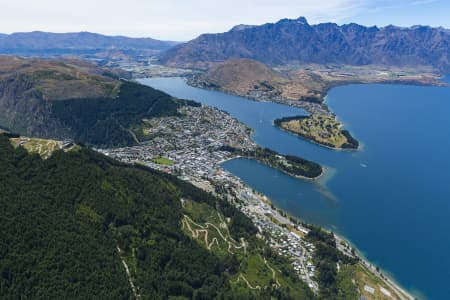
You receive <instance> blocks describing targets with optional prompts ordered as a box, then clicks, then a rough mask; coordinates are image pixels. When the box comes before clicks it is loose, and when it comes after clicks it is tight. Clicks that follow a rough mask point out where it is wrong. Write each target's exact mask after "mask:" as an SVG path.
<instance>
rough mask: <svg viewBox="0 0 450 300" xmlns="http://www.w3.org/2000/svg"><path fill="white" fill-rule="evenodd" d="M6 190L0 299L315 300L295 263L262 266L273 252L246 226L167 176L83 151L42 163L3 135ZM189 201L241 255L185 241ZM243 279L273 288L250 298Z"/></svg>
mask: <svg viewBox="0 0 450 300" xmlns="http://www.w3.org/2000/svg"><path fill="white" fill-rule="evenodd" d="M0 186H1V188H0V206H1V208H2V214H1V215H0V245H1V246H0V276H1V280H0V298H1V299H18V298H22V299H63V298H64V299H131V298H135V295H136V296H137V297H138V298H140V299H168V298H171V297H179V298H177V299H190V298H192V299H215V298H217V299H243V298H250V299H252V298H254V299H269V298H270V297H271V296H275V297H277V298H278V299H299V298H303V299H310V298H313V295H312V293H311V291H310V290H309V289H308V288H307V287H306V286H305V284H304V283H302V282H300V281H299V280H298V279H297V278H296V275H294V274H293V272H292V270H291V269H290V264H289V262H286V261H284V260H283V259H281V258H279V257H277V256H276V255H274V254H273V253H272V254H271V255H269V256H267V260H266V258H263V255H265V253H269V252H270V251H268V250H267V249H266V248H265V246H264V243H262V241H260V240H258V239H257V238H256V235H255V234H256V228H255V227H254V226H253V224H252V222H251V221H250V220H249V219H248V218H247V217H245V216H244V215H243V214H242V213H241V212H239V211H238V210H237V209H235V208H234V207H233V206H232V205H230V204H229V203H228V202H224V201H222V200H218V199H216V198H214V197H212V196H211V195H209V194H207V193H205V192H203V191H201V190H199V189H197V188H195V187H193V186H192V185H190V184H188V183H185V182H182V181H180V180H178V179H176V178H175V177H172V176H170V175H166V174H162V173H159V172H157V171H153V170H150V169H147V168H145V167H141V166H129V165H124V164H122V163H119V162H117V161H114V160H111V159H109V158H107V157H105V156H103V155H100V154H98V153H96V152H94V151H92V150H89V149H87V148H83V147H75V148H74V150H72V151H69V152H63V151H61V150H58V151H56V152H54V153H53V155H52V156H50V157H49V158H48V159H45V160H43V159H42V158H41V157H40V156H39V155H37V154H30V153H28V152H27V151H26V150H25V149H24V148H22V147H18V148H14V147H13V146H12V145H11V143H10V141H9V139H8V138H7V137H6V136H5V135H0ZM187 202H189V203H190V205H191V206H190V207H192V205H197V206H199V207H200V206H201V207H202V208H203V209H202V211H207V212H210V213H212V215H214V216H216V217H217V216H219V217H220V218H221V219H226V220H228V221H227V225H224V226H225V227H227V228H228V229H226V230H227V232H229V235H230V236H229V239H231V240H235V241H241V243H242V245H245V247H244V249H243V250H242V249H241V250H239V251H238V250H235V251H222V250H221V249H222V248H221V247H214V245H213V246H212V248H211V246H209V247H208V245H203V244H202V243H201V241H200V240H195V239H194V238H193V237H192V236H190V235H189V234H187V232H186V228H185V227H184V226H183V222H185V220H186V219H188V220H191V221H192V224H196V223H195V222H202V221H204V220H203V219H202V218H203V217H202V216H201V214H199V210H193V211H190V209H189V208H188V207H185V205H183V203H187ZM192 226H194V225H192ZM221 228H222V230H223V226H222V227H221ZM211 234H212V233H211ZM206 239H207V238H206V237H205V240H206ZM218 245H219V244H218ZM119 249H120V250H119ZM228 250H229V249H228ZM124 264H126V265H127V268H128V269H129V274H127V272H126V270H125V267H124ZM269 264H271V265H272V266H276V269H280V270H282V271H278V272H276V273H274V275H272V272H271V271H270V270H269V269H267V268H269V267H267V268H266V267H265V266H269ZM267 274H270V275H267ZM244 275H245V276H247V278H248V279H249V280H254V281H257V282H261V283H264V280H266V279H267V282H268V284H267V286H266V287H263V288H260V289H251V288H250V287H248V286H247V285H246V284H244V283H243V282H242V280H241V281H240V282H239V279H240V278H242V277H243V276H244ZM263 275H264V277H263ZM250 276H252V277H250ZM271 276H276V278H275V281H276V282H277V283H278V282H280V283H281V284H280V285H274V284H273V282H272V280H273V278H272V277H271ZM130 279H131V281H132V282H133V285H134V287H135V289H134V290H133V289H132V288H131V285H130V283H129V280H130ZM270 282H272V283H270ZM172 299H175V298H172Z"/></svg>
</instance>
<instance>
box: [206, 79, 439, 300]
mask: <svg viewBox="0 0 450 300" xmlns="http://www.w3.org/2000/svg"><path fill="white" fill-rule="evenodd" d="M374 88H376V89H375V90H376V91H378V89H381V88H383V89H384V88H385V87H374ZM374 88H373V89H374ZM387 88H389V87H387ZM389 89H390V88H389ZM357 90H362V89H361V88H358V87H357ZM364 90H365V89H364ZM400 90H401V89H398V91H400ZM394 91H397V89H394ZM413 91H415V90H413ZM339 94H341V93H339ZM439 94H441V93H439ZM328 95H329V94H327V95H326V97H327V96H328ZM357 95H359V97H361V95H360V94H357ZM212 96H214V95H213V94H212ZM220 97H222V96H220ZM326 97H325V98H326ZM355 98H356V97H355ZM372 98H373V97H372ZM219 99H221V98H219ZM333 99H334V97H333ZM339 99H340V98H339ZM224 100H225V97H224ZM252 100H254V99H252ZM326 100H327V99H325V101H326ZM329 100H331V98H330V99H329ZM254 101H255V102H257V101H256V100H254ZM259 102H261V101H259ZM263 102H270V101H263ZM327 102H328V101H327ZM330 102H332V103H326V104H327V106H328V105H330V106H329V107H334V105H333V106H332V105H331V104H333V103H335V102H334V101H330ZM232 103H234V102H232ZM351 103H353V102H351ZM357 103H359V102H357ZM376 103H377V102H376ZM420 103H422V102H420ZM213 105H215V104H213ZM233 105H234V104H233ZM388 105H389V104H388ZM253 106H256V105H252V106H250V107H253ZM231 111H233V110H231ZM269 115H270V114H269ZM285 115H289V114H285ZM292 115H294V114H292ZM265 116H267V115H265ZM261 117H262V116H261ZM276 117H278V116H276ZM256 118H258V117H256ZM256 118H254V119H256ZM347 119H348V118H347ZM242 120H244V122H246V121H245V120H246V119H242ZM251 120H252V119H251ZM257 120H259V119H257ZM261 120H263V119H261ZM350 120H353V119H350ZM264 121H265V122H267V120H266V119H264ZM252 122H253V121H252ZM254 123H255V124H256V121H255V122H254ZM260 123H261V122H260ZM251 124H253V123H251ZM351 124H358V123H356V122H355V123H353V122H351ZM264 126H265V127H263V128H265V129H266V127H267V126H266V125H264ZM255 128H259V127H255ZM261 132H264V131H260V133H261ZM360 135H361V136H364V135H362V134H361V133H360ZM258 136H259V137H256V138H257V140H261V136H262V135H261V134H259V135H258ZM286 141H293V140H292V138H289V139H286ZM305 141H306V140H305ZM258 143H260V144H261V141H259V142H258ZM311 143H313V142H311ZM262 144H263V145H264V144H265V145H267V143H264V142H262ZM268 145H272V144H268ZM295 145H297V144H295ZM362 146H364V145H362ZM308 147H309V146H307V148H306V151H308V150H309V148H308ZM275 149H283V150H279V151H281V152H282V153H300V154H301V153H303V150H302V152H290V151H293V150H292V149H293V148H292V147H291V148H288V149H291V150H289V151H286V150H285V149H286V147H284V148H283V147H281V148H279V147H275ZM302 149H303V148H302ZM373 149H375V148H373ZM330 150H334V151H335V150H336V149H330ZM310 152H311V151H310ZM322 152H323V150H322ZM322 152H321V154H326V153H327V152H328V151H325V152H323V153H322ZM306 153H308V152H306ZM329 153H331V151H330V152H329ZM309 155H311V153H309ZM306 157H315V159H314V160H316V161H317V159H318V158H317V157H318V156H317V155H314V156H306ZM333 157H335V156H334V155H331V154H330V155H328V154H327V156H326V160H325V162H324V164H327V165H328V163H326V161H327V160H328V161H329V158H333ZM358 157H359V156H358ZM231 159H233V158H230V160H231ZM362 159H364V160H362V161H364V162H366V159H367V158H366V157H365V156H364V158H362ZM319 161H323V160H319ZM359 162H361V160H359V159H358V158H357V161H356V160H355V163H357V164H358V165H359ZM331 166H332V167H333V165H331ZM332 169H333V168H332ZM355 170H356V169H355ZM347 173H348V172H347ZM391 198H392V197H391ZM275 199H277V198H276V197H275ZM369 199H370V198H369ZM285 211H286V210H285ZM311 223H312V224H314V223H313V222H311ZM339 227H340V226H339ZM381 229H382V228H381ZM347 233H349V232H347ZM350 235H351V236H352V234H351V232H350ZM359 242H360V241H359ZM359 242H358V243H359ZM394 246H395V245H394ZM368 249H369V250H367V251H369V252H370V253H372V252H371V251H370V249H371V248H370V244H369V247H368ZM389 251H390V250H389ZM389 251H388V252H387V253H389ZM377 253H378V252H377ZM393 253H394V252H393ZM378 256H379V255H374V257H375V261H379V263H380V264H381V265H383V266H386V264H384V261H385V260H384V259H381V258H380V257H378ZM377 257H378V258H377ZM364 260H365V261H366V262H367V265H369V266H370V265H372V266H373V265H374V264H372V263H370V261H369V260H367V259H364ZM404 260H405V259H403V261H404ZM411 262H412V261H411ZM387 266H388V269H390V270H395V269H396V268H395V267H392V264H391V265H389V264H387ZM394 266H395V264H394ZM397 270H398V269H397ZM408 270H409V268H408ZM402 272H403V274H402V273H399V278H405V277H404V276H405V274H404V273H405V272H404V271H402ZM383 273H384V272H383ZM393 273H394V274H395V271H393ZM384 274H388V275H387V276H386V277H388V278H389V282H390V283H392V284H395V285H396V286H397V287H398V289H399V290H400V289H401V290H406V289H404V288H402V287H401V286H400V285H399V284H397V283H396V282H395V281H394V280H391V278H393V277H395V276H392V275H389V273H384ZM400 275H401V276H400ZM410 277H412V278H413V279H416V277H414V276H410ZM410 277H406V278H410ZM410 279H411V278H410ZM401 282H407V283H408V285H409V283H411V286H412V287H420V290H419V291H418V292H417V293H416V292H414V293H412V294H413V295H422V294H421V292H420V291H421V290H422V287H427V285H426V284H427V283H428V282H427V281H424V283H423V284H422V283H420V282H414V280H412V281H411V280H409V279H407V280H401ZM430 286H431V285H430ZM415 290H416V288H414V291H415ZM424 290H425V289H424ZM431 291H432V290H431ZM429 292H430V290H428V291H427V293H429ZM406 293H408V294H409V295H410V294H411V293H410V292H406ZM420 298H421V299H422V296H420Z"/></svg>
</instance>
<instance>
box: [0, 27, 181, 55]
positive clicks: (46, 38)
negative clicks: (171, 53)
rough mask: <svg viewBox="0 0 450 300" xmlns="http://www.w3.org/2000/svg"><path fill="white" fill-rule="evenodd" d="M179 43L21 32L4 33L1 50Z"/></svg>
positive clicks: (63, 50) (153, 46) (128, 47)
mask: <svg viewBox="0 0 450 300" xmlns="http://www.w3.org/2000/svg"><path fill="white" fill-rule="evenodd" d="M176 44H177V42H170V41H159V40H155V39H152V38H129V37H125V36H106V35H101V34H97V33H90V32H75V33H50V32H41V31H33V32H20V33H13V34H10V35H4V34H0V53H8V54H15V53H33V52H36V53H62V54H64V53H66V52H67V53H73V52H76V51H99V50H100V51H103V50H113V49H117V50H157V51H162V50H167V49H169V48H170V47H172V46H174V45H176Z"/></svg>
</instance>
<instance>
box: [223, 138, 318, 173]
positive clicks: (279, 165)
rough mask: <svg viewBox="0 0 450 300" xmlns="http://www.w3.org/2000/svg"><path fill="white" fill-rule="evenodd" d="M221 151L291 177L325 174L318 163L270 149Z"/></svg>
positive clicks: (229, 148) (229, 147)
mask: <svg viewBox="0 0 450 300" xmlns="http://www.w3.org/2000/svg"><path fill="white" fill-rule="evenodd" d="M219 150H222V151H228V152H231V153H235V154H237V155H241V156H246V157H248V158H250V159H254V160H257V161H259V162H261V163H263V164H266V165H268V166H270V167H272V168H275V169H278V170H280V171H283V172H285V173H287V174H289V175H291V176H303V177H307V178H316V177H318V176H320V175H321V174H322V172H323V169H322V166H321V165H319V164H318V163H315V162H313V161H310V160H306V159H304V158H301V157H298V156H295V155H282V154H280V153H278V152H276V151H274V150H272V149H269V148H261V147H256V148H255V149H253V150H247V149H245V150H242V149H238V148H234V147H231V146H222V147H220V149H219ZM280 158H281V159H280Z"/></svg>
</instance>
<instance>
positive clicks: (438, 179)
mask: <svg viewBox="0 0 450 300" xmlns="http://www.w3.org/2000/svg"><path fill="white" fill-rule="evenodd" d="M141 82H142V83H144V84H147V85H150V86H153V87H155V88H157V89H160V90H163V91H165V92H167V93H169V94H171V95H173V96H176V97H179V98H185V99H193V100H196V101H198V102H201V103H204V104H207V105H211V106H215V107H218V108H220V109H222V110H225V111H227V112H229V113H230V114H231V115H232V116H233V117H236V118H237V119H239V120H241V121H242V122H244V123H246V124H247V125H248V126H250V127H252V128H253V129H254V130H255V133H254V139H255V141H256V142H257V143H258V144H259V145H261V146H264V147H269V148H271V149H274V150H276V151H278V152H280V153H284V154H295V155H298V156H301V157H304V158H306V159H309V160H313V161H316V162H318V163H321V164H322V165H324V166H326V168H327V173H326V176H324V177H322V178H321V179H320V180H318V181H317V182H313V181H306V180H298V179H295V178H292V177H290V176H287V175H285V174H284V173H281V172H278V171H277V170H274V169H272V168H269V167H266V166H264V165H261V164H259V163H257V162H255V161H252V160H247V159H237V160H232V161H228V162H226V163H224V164H223V167H224V168H225V169H226V170H228V171H230V172H232V173H233V174H235V175H237V176H238V177H240V178H242V179H243V180H244V181H245V182H246V183H248V184H249V185H250V186H252V187H253V188H255V189H256V190H258V191H260V192H262V193H264V194H266V195H267V196H269V197H270V198H271V199H272V201H273V202H274V203H275V204H276V205H277V206H279V207H280V208H283V209H285V210H286V211H288V212H289V213H291V214H292V215H295V216H298V217H300V218H302V219H304V220H307V221H309V222H313V223H315V224H319V225H323V226H325V227H327V228H330V229H332V230H334V231H336V232H338V233H340V234H342V235H343V236H345V237H346V238H348V239H349V240H350V241H351V242H352V243H353V244H354V245H356V247H357V248H358V249H359V250H360V251H361V252H362V253H363V254H364V255H365V257H366V258H367V259H369V260H370V261H371V262H372V263H374V264H375V265H379V266H380V267H381V268H382V269H383V270H385V271H386V272H388V273H390V274H393V276H394V278H395V280H396V281H397V282H398V283H400V284H401V285H402V286H403V287H404V288H406V289H407V290H409V291H412V292H413V293H415V294H416V295H418V296H420V297H421V298H427V299H450V284H448V282H449V280H450V175H449V171H450V88H447V87H446V88H439V87H419V86H405V85H381V84H370V85H349V86H343V87H338V88H334V89H333V90H331V92H330V93H329V95H328V96H327V103H328V105H329V106H330V108H331V109H332V110H333V111H334V112H335V113H336V114H337V116H338V118H339V119H340V120H341V121H343V122H344V124H345V125H346V128H347V129H349V130H350V131H351V132H352V134H353V135H354V136H355V137H356V138H357V139H358V140H359V141H360V142H361V143H362V144H363V148H362V150H359V151H335V150H331V149H327V148H324V147H321V146H319V145H316V144H312V143H310V142H308V141H305V140H303V139H301V138H298V137H296V136H294V135H292V134H289V133H287V132H284V131H282V130H279V129H278V128H276V127H274V126H273V125H272V122H273V120H274V119H276V118H279V117H283V116H292V115H299V114H304V112H303V111H302V110H301V109H296V108H292V107H288V106H284V105H280V104H275V103H268V102H255V101H251V100H247V99H244V98H241V97H236V96H230V95H226V94H223V93H220V92H214V91H206V90H202V89H198V88H193V87H190V86H188V85H187V84H186V83H185V82H184V81H183V80H182V79H180V78H164V79H163V78H153V79H143V80H141Z"/></svg>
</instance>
